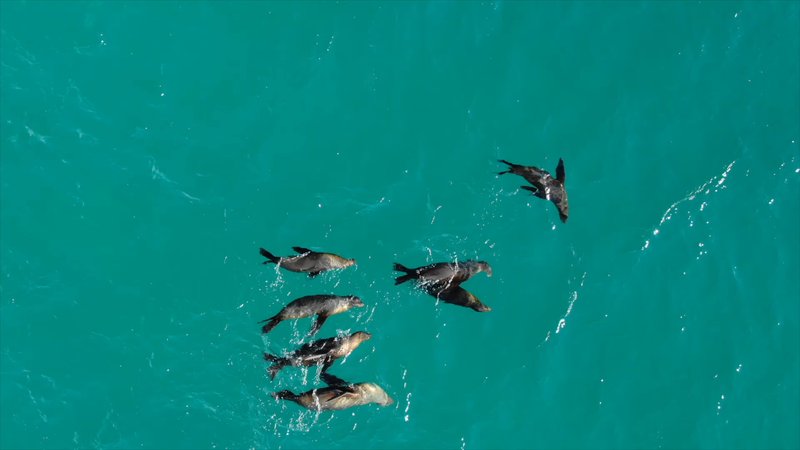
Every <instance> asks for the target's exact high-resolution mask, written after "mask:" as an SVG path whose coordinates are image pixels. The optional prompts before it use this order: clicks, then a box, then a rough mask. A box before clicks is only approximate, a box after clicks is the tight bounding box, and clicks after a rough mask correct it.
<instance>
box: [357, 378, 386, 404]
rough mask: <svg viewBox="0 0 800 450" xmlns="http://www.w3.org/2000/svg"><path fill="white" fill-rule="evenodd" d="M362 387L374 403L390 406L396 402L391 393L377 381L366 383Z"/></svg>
mask: <svg viewBox="0 0 800 450" xmlns="http://www.w3.org/2000/svg"><path fill="white" fill-rule="evenodd" d="M360 387H361V389H363V390H364V392H365V394H366V396H367V397H368V398H369V399H370V401H372V402H373V403H377V404H379V405H381V406H389V405H391V404H392V403H394V399H392V397H389V394H387V393H386V391H384V390H383V388H382V387H380V386H378V385H377V384H375V383H364V384H362V385H361V386H360Z"/></svg>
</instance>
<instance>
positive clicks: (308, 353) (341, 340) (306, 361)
mask: <svg viewBox="0 0 800 450" xmlns="http://www.w3.org/2000/svg"><path fill="white" fill-rule="evenodd" d="M371 337H372V335H371V334H369V333H367V332H365V331H356V332H355V333H353V334H351V335H350V336H337V337H332V338H327V339H320V340H318V341H314V342H309V343H308V344H305V345H303V346H302V347H300V348H298V349H297V350H295V351H293V352H291V353H289V354H288V355H286V356H284V357H282V358H281V357H278V356H275V355H270V354H269V353H264V359H266V360H267V361H271V362H273V363H274V364H273V365H272V366H270V368H269V369H268V370H269V376H270V378H272V379H274V378H275V375H277V374H278V372H280V370H281V369H283V368H284V367H286V366H296V367H297V366H306V367H308V366H316V365H322V371H323V372H325V371H327V370H328V368H329V367H330V366H331V364H333V363H334V361H336V360H337V359H339V358H343V357H345V356H347V355H349V354H350V353H351V352H352V351H353V350H355V349H356V348H358V346H359V345H361V343H362V342H364V341H366V340H368V339H369V338H371Z"/></svg>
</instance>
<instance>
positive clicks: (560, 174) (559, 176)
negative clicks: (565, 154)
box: [556, 158, 567, 183]
mask: <svg viewBox="0 0 800 450" xmlns="http://www.w3.org/2000/svg"><path fill="white" fill-rule="evenodd" d="M566 178H567V174H566V172H564V160H563V159H561V158H558V166H556V180H558V181H560V182H562V183H563V182H564V181H566Z"/></svg>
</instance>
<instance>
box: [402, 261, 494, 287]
mask: <svg viewBox="0 0 800 450" xmlns="http://www.w3.org/2000/svg"><path fill="white" fill-rule="evenodd" d="M394 270H396V271H398V272H405V273H406V274H405V275H402V276H399V277H397V278H395V279H394V284H401V283H405V282H406V281H408V280H417V282H418V283H419V284H420V285H422V286H426V285H437V286H439V288H441V289H444V288H445V287H450V286H458V285H459V284H461V283H463V282H465V281H467V280H469V279H470V278H472V276H473V275H475V274H476V273H480V272H486V275H487V276H490V277H491V276H492V266H490V265H489V263H487V262H486V261H472V260H470V261H464V262H454V263H449V262H440V263H435V264H429V265H427V266H422V267H417V268H414V269H409V268H408V267H406V266H404V265H402V264H398V263H394Z"/></svg>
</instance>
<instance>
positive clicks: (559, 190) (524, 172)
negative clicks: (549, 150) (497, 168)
mask: <svg viewBox="0 0 800 450" xmlns="http://www.w3.org/2000/svg"><path fill="white" fill-rule="evenodd" d="M499 161H500V162H501V163H504V164H507V165H508V166H509V168H508V170H504V171H502V172H498V175H502V174H504V173H512V174H514V175H519V176H521V177H522V178H525V180H527V181H528V183H530V184H532V185H533V186H532V187H531V186H520V188H521V189H525V190H526V191H531V192H532V193H533V195H535V196H537V197H539V198H541V199H544V200H550V201H551V202H553V204H555V205H556V208H558V215H559V217H560V218H561V221H562V222H564V223H566V222H567V217H568V216H569V201H568V200H567V188H566V187H565V186H564V182H565V181H566V173H565V172H564V160H562V159H561V158H559V159H558V166H556V177H555V178H553V176H552V175H550V172H548V171H546V170H542V169H540V168H538V167H534V166H520V165H519V164H514V163H510V162H508V161H506V160H503V159H501V160H499Z"/></svg>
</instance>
